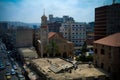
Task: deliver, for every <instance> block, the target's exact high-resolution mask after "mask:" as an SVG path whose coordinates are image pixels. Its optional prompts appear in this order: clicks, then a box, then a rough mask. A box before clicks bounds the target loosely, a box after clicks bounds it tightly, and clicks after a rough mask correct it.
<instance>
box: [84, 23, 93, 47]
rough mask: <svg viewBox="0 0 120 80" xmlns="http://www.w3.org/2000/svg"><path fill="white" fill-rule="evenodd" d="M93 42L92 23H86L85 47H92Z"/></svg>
mask: <svg viewBox="0 0 120 80" xmlns="http://www.w3.org/2000/svg"><path fill="white" fill-rule="evenodd" d="M93 41H94V22H90V23H88V26H86V43H87V45H93Z"/></svg>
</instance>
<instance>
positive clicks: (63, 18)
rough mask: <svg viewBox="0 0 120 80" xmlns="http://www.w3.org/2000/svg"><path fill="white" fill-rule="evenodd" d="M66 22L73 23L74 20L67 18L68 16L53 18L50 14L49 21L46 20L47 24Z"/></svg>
mask: <svg viewBox="0 0 120 80" xmlns="http://www.w3.org/2000/svg"><path fill="white" fill-rule="evenodd" d="M67 21H72V22H74V19H73V18H72V17H69V16H63V17H62V18H60V17H54V16H53V15H52V14H50V15H49V20H48V22H49V23H54V22H60V23H63V22H67Z"/></svg>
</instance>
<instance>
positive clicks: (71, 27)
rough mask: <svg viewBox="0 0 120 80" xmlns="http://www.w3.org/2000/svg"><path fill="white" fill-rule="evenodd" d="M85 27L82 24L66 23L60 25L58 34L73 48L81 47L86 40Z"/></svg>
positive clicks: (84, 24)
mask: <svg viewBox="0 0 120 80" xmlns="http://www.w3.org/2000/svg"><path fill="white" fill-rule="evenodd" d="M86 26H87V24H86V23H83V22H66V23H62V26H61V27H60V32H61V33H62V34H63V36H64V37H65V38H66V39H67V40H69V41H71V42H73V43H74V45H75V46H82V45H83V44H84V41H85V40H86Z"/></svg>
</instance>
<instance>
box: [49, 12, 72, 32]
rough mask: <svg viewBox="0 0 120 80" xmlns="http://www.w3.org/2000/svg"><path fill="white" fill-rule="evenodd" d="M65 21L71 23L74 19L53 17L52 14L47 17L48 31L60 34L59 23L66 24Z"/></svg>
mask: <svg viewBox="0 0 120 80" xmlns="http://www.w3.org/2000/svg"><path fill="white" fill-rule="evenodd" d="M67 21H72V22H74V19H73V18H72V17H69V16H63V17H61V18H60V17H54V16H53V15H52V14H50V15H49V20H48V29H49V32H58V33H59V32H60V26H61V23H63V22H67Z"/></svg>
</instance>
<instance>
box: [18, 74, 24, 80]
mask: <svg viewBox="0 0 120 80" xmlns="http://www.w3.org/2000/svg"><path fill="white" fill-rule="evenodd" d="M17 77H18V79H19V80H25V77H24V76H23V75H22V74H21V73H17Z"/></svg>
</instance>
